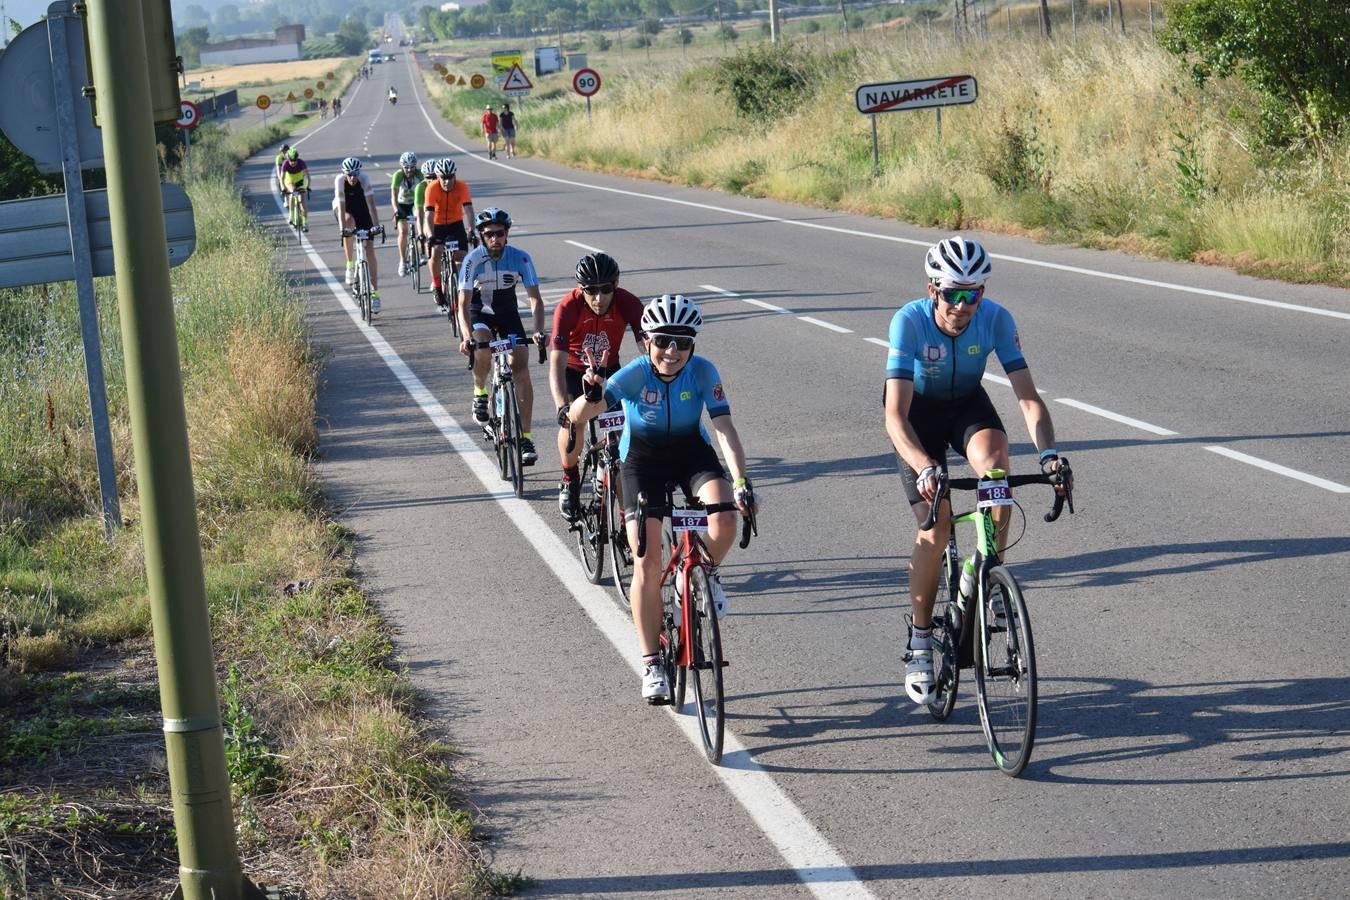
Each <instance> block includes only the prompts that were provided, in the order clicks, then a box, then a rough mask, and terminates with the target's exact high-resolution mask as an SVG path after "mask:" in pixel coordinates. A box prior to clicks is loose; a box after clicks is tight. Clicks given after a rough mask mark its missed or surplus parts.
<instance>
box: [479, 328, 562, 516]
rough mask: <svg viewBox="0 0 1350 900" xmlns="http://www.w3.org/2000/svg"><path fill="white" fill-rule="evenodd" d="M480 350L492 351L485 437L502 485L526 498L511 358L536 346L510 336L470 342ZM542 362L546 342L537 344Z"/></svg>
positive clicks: (522, 429) (526, 340) (518, 404)
mask: <svg viewBox="0 0 1350 900" xmlns="http://www.w3.org/2000/svg"><path fill="white" fill-rule="evenodd" d="M469 343H470V345H471V346H473V347H477V349H479V350H485V349H486V350H491V351H492V372H491V381H490V383H489V384H488V420H487V421H486V422H484V423H483V437H484V439H486V440H489V441H491V442H492V445H493V449H494V450H495V451H496V454H497V471H498V472H499V473H500V474H501V476H502V480H503V481H509V482H511V484H512V486H513V487H514V489H515V492H516V496H517V497H523V496H524V495H525V463H524V461H523V460H522V459H521V441H522V440H524V437H523V435H524V432H525V429H524V428H523V427H522V426H521V421H520V399H519V398H518V397H517V396H516V381H515V377H514V376H513V375H512V373H511V354H512V351H513V350H515V349H516V348H517V347H521V346H524V345H527V344H534V343H535V340H534V338H531V337H520V336H518V335H514V334H512V335H507V336H506V337H504V338H501V339H500V340H495V341H470V342H469ZM538 347H539V362H540V363H541V364H542V363H543V362H544V359H545V357H546V355H547V353H548V349H547V346H546V345H545V343H544V342H543V341H539V342H538ZM473 357H474V354H473V351H472V350H470V353H469V368H470V369H472V368H473Z"/></svg>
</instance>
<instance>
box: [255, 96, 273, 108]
mask: <svg viewBox="0 0 1350 900" xmlns="http://www.w3.org/2000/svg"><path fill="white" fill-rule="evenodd" d="M256 102H257V106H258V109H267V107H269V106H271V105H272V98H271V97H269V96H267V95H266V94H259V95H258V99H257V101H256Z"/></svg>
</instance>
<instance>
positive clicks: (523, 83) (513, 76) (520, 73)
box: [502, 66, 534, 94]
mask: <svg viewBox="0 0 1350 900" xmlns="http://www.w3.org/2000/svg"><path fill="white" fill-rule="evenodd" d="M533 87H534V85H533V84H532V83H531V82H530V79H529V77H528V76H526V74H525V70H524V69H522V68H521V67H520V66H512V67H511V71H509V72H507V73H506V80H505V81H503V82H502V90H504V91H506V92H507V93H508V94H514V93H524V92H526V91H528V90H530V89H532V88H533Z"/></svg>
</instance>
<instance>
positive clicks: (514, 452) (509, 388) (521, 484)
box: [506, 382, 525, 497]
mask: <svg viewBox="0 0 1350 900" xmlns="http://www.w3.org/2000/svg"><path fill="white" fill-rule="evenodd" d="M506 415H507V417H508V418H509V419H510V422H511V441H510V443H509V444H508V447H509V448H510V454H511V460H510V462H511V484H512V487H513V488H514V489H515V492H516V496H517V497H523V496H525V460H524V459H522V458H521V447H520V442H521V441H523V440H524V438H523V437H521V435H522V434H523V429H522V428H521V427H520V400H519V398H518V397H517V396H516V386H515V383H514V382H507V385H506Z"/></svg>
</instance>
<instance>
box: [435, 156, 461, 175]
mask: <svg viewBox="0 0 1350 900" xmlns="http://www.w3.org/2000/svg"><path fill="white" fill-rule="evenodd" d="M458 171H459V167H458V166H456V165H455V161H454V160H453V159H451V158H450V157H448V156H442V157H441V161H440V162H439V163H437V164H436V174H437V175H453V174H455V173H456V172H458Z"/></svg>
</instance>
